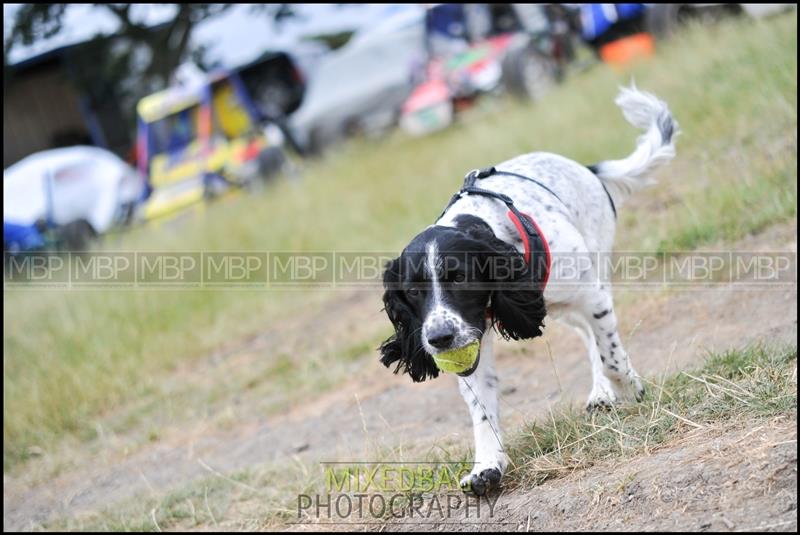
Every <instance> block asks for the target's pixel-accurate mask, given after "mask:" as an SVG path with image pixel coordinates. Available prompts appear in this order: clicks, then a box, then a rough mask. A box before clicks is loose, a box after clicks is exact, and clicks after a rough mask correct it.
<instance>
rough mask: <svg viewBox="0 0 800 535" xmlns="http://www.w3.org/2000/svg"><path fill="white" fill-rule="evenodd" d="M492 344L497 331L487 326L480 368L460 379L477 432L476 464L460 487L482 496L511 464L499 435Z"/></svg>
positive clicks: (463, 394)
mask: <svg viewBox="0 0 800 535" xmlns="http://www.w3.org/2000/svg"><path fill="white" fill-rule="evenodd" d="M493 346H494V331H492V330H491V329H487V330H486V332H485V334H484V335H483V339H482V340H481V356H480V363H479V364H478V369H477V370H475V373H473V374H472V375H470V376H469V377H459V378H458V387H459V390H460V391H461V395H462V396H463V397H464V401H466V403H467V406H468V407H469V413H470V416H472V427H473V431H474V432H475V464H474V465H473V467H472V472H471V473H470V474H469V475H467V476H466V477H464V478H463V479H462V480H461V488H462V489H463V490H464V491H465V492H467V491H472V492H474V493H475V494H477V495H479V496H480V495H483V494H485V493H486V492H487V491H488V490H489V489H490V488H491V487H494V486H497V484H498V483H499V482H500V478H501V476H502V475H503V472H504V471H505V469H506V466H507V465H508V459H507V457H506V454H505V451H504V449H503V443H502V440H501V436H500V425H499V423H500V422H499V417H498V410H497V375H496V373H495V369H494V347H493Z"/></svg>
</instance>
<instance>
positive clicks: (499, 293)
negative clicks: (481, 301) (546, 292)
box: [489, 238, 547, 340]
mask: <svg viewBox="0 0 800 535" xmlns="http://www.w3.org/2000/svg"><path fill="white" fill-rule="evenodd" d="M492 248H493V259H492V260H493V262H492V264H493V265H492V267H493V271H494V273H493V276H492V285H493V287H494V289H493V291H492V295H491V301H490V305H489V306H490V311H491V316H492V323H493V324H494V327H495V329H496V330H497V332H498V333H500V335H501V336H503V338H505V339H506V340H508V339H509V338H510V339H513V340H524V339H526V338H535V337H537V336H541V334H542V327H543V322H544V318H545V316H546V315H547V311H546V309H545V303H544V296H543V295H542V288H541V285H540V284H539V282H538V281H537V280H536V279H535V277H534V273H533V271H532V270H531V266H530V265H529V264H528V263H526V262H525V258H524V257H523V255H522V254H521V253H520V252H519V251H517V250H516V249H515V248H514V247H513V246H511V245H509V244H507V243H505V242H503V241H501V240H498V239H497V238H495V239H494V241H493V243H492ZM532 262H533V259H532Z"/></svg>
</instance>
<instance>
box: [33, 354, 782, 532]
mask: <svg viewBox="0 0 800 535" xmlns="http://www.w3.org/2000/svg"><path fill="white" fill-rule="evenodd" d="M648 387H649V388H648V393H647V395H646V397H645V399H644V401H643V402H641V403H637V404H632V405H628V406H623V407H620V408H617V409H614V410H612V411H609V412H599V413H593V414H591V415H590V414H587V413H586V412H585V411H584V410H582V409H581V410H578V409H576V408H574V407H573V406H571V405H569V406H561V407H560V408H556V409H555V410H554V411H553V412H552V413H551V415H550V418H547V419H544V420H543V421H539V422H534V423H531V424H527V425H526V426H524V427H523V428H522V429H521V430H519V431H517V432H516V433H515V434H514V435H512V436H511V437H510V438H509V439H507V451H508V454H509V458H510V465H509V469H508V471H507V473H506V475H505V476H504V479H503V481H504V483H503V484H504V487H505V488H506V489H507V490H514V489H530V488H533V487H536V486H538V485H541V484H542V483H544V482H545V481H547V480H550V479H553V478H557V477H559V476H561V475H562V474H567V473H570V472H571V471H574V470H576V469H586V468H589V467H591V466H592V465H594V464H596V463H599V462H602V461H603V460H606V459H612V458H613V459H615V460H620V459H623V460H624V459H626V458H632V457H634V456H636V455H639V454H642V453H645V452H650V451H651V450H653V449H656V448H658V447H660V446H663V445H665V444H667V443H669V442H670V440H673V439H675V438H677V437H679V436H681V435H682V434H684V433H685V432H686V431H687V430H690V429H692V428H696V427H700V426H715V427H718V428H726V427H729V426H737V425H754V423H755V422H758V421H766V420H768V419H770V418H772V417H775V416H779V415H780V416H784V417H786V418H787V419H795V418H796V416H797V346H796V345H795V346H791V347H789V346H787V347H771V346H764V345H754V346H749V347H746V348H744V349H736V350H729V351H726V352H723V353H717V354H711V355H708V356H707V358H706V361H705V364H704V366H703V367H702V368H701V369H699V370H696V371H689V372H680V373H678V374H676V375H672V376H670V377H667V378H665V379H662V380H658V381H655V382H652V381H651V382H649V383H648ZM378 455H379V456H380V457H378V458H379V459H384V460H397V459H398V454H397V452H393V451H383V452H380V453H379V454H378ZM469 458H470V452H468V451H466V450H464V449H463V446H453V447H450V448H447V447H441V448H439V449H435V450H433V451H432V453H429V454H428V455H427V456H426V459H427V460H428V461H429V462H430V463H431V464H437V463H441V462H443V461H448V462H453V461H455V462H460V461H466V460H468V459H469ZM376 462H377V461H376ZM323 480H324V478H323V474H322V473H321V469H320V467H319V466H318V465H304V464H301V463H300V462H299V461H298V463H297V465H296V466H289V467H286V466H284V467H282V468H276V467H274V466H262V467H254V468H252V469H250V470H246V471H241V472H238V473H236V474H233V475H230V476H228V475H223V474H219V473H214V474H213V475H211V476H210V477H208V478H205V479H203V480H201V481H196V482H193V483H191V484H189V485H186V486H184V487H183V488H181V489H179V490H176V491H173V492H171V493H169V494H167V495H166V496H149V497H148V496H144V497H138V498H136V499H133V500H129V501H127V502H125V503H123V504H118V505H116V506H114V507H113V508H109V509H107V510H105V511H102V512H98V513H92V514H89V515H83V516H80V517H76V518H69V519H64V520H62V521H59V522H57V523H55V524H53V525H49V526H47V528H48V529H54V528H65V529H71V530H115V531H116V530H119V531H122V530H133V529H135V530H144V531H155V530H157V529H162V530H163V529H193V528H194V529H201V528H209V527H213V526H217V525H220V526H223V527H227V528H233V529H278V528H280V527H281V526H283V525H284V523H285V522H291V521H296V520H297V517H296V506H297V505H296V504H297V495H298V494H301V493H302V494H314V493H322V494H323V495H324V494H325V492H326V491H325V484H324V482H323Z"/></svg>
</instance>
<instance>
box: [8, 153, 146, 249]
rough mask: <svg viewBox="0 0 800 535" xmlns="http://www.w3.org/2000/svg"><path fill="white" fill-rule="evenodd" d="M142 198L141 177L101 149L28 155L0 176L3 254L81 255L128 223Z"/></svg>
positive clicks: (143, 183) (143, 184) (143, 188)
mask: <svg viewBox="0 0 800 535" xmlns="http://www.w3.org/2000/svg"><path fill="white" fill-rule="evenodd" d="M144 193H145V179H144V177H143V176H142V175H141V174H140V173H138V172H137V171H136V169H134V168H132V167H131V166H129V165H128V164H126V163H125V162H124V161H122V159H120V158H119V157H117V156H116V155H114V154H112V153H111V152H109V151H107V150H105V149H101V148H98V147H86V146H77V147H68V148H60V149H53V150H48V151H43V152H38V153H36V154H32V155H30V156H28V157H26V158H24V159H22V160H21V161H19V162H17V163H16V164H14V165H12V166H11V167H9V168H8V169H6V170H4V171H3V250H4V251H10V252H24V251H32V250H39V249H50V250H52V249H59V250H68V251H77V250H83V249H85V248H86V247H87V246H88V245H89V242H90V240H91V239H92V238H94V237H95V236H97V235H100V234H103V233H105V232H107V231H109V230H110V229H112V228H114V227H115V226H121V225H125V224H127V223H129V222H130V221H131V217H132V214H133V210H134V207H135V205H136V203H137V202H138V201H139V200H141V198H142V196H143V195H144Z"/></svg>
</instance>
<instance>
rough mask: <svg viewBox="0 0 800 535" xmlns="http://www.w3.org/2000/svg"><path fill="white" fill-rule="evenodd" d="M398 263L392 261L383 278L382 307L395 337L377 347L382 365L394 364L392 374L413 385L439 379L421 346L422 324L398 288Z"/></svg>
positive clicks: (397, 261)
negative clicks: (403, 377)
mask: <svg viewBox="0 0 800 535" xmlns="http://www.w3.org/2000/svg"><path fill="white" fill-rule="evenodd" d="M401 282H402V279H401V275H400V259H399V258H395V259H394V260H392V261H391V262H390V263H389V265H388V266H387V267H386V271H385V272H384V274H383V287H384V293H383V305H384V308H385V310H386V314H387V315H388V316H389V320H390V321H391V322H392V325H394V330H395V333H394V334H393V335H392V336H390V337H389V338H387V339H386V340H385V341H384V342H383V343H382V344H381V346H380V348H379V350H380V352H381V363H382V364H383V365H384V366H386V367H387V368H388V367H390V366H391V365H392V364H395V363H396V366H395V369H394V373H400V372H404V373H407V374H408V375H410V376H411V379H412V380H413V381H414V382H416V383H419V382H422V381H424V380H425V379H427V378H428V377H431V378H434V377H437V376H438V375H439V369H438V368H437V367H436V363H435V362H434V361H433V359H432V358H431V357H430V355H428V353H427V352H426V351H425V348H424V347H423V346H422V321H421V320H420V319H419V318H418V317H417V314H416V313H415V312H414V310H413V309H412V308H411V307H410V306H409V304H408V303H407V302H406V300H405V298H404V295H403V291H402V289H401V288H400V285H401Z"/></svg>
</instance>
